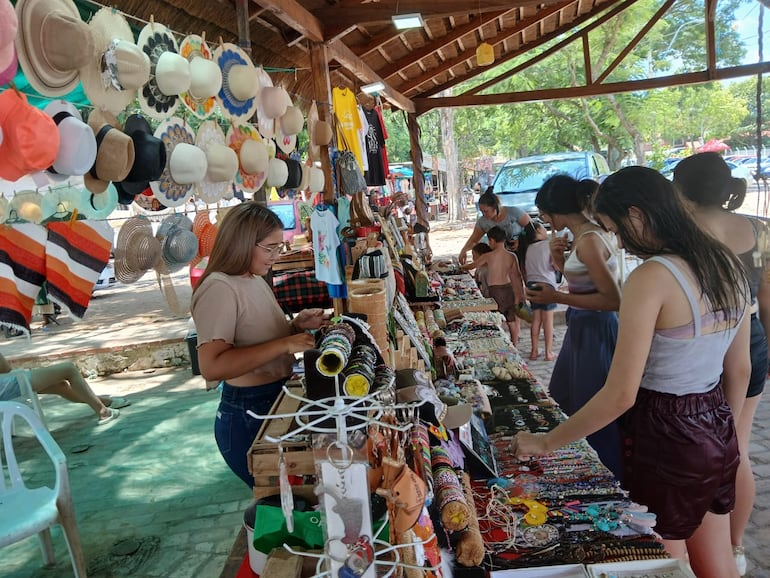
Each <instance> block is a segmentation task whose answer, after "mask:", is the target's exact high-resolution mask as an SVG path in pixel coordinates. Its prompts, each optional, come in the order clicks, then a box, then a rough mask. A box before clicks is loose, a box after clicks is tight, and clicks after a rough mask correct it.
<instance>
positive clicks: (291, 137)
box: [274, 122, 297, 155]
mask: <svg viewBox="0 0 770 578" xmlns="http://www.w3.org/2000/svg"><path fill="white" fill-rule="evenodd" d="M274 140H275V144H276V146H277V147H278V148H279V149H281V151H283V153H284V154H287V155H288V154H291V152H292V151H294V149H296V148H297V135H296V134H284V132H283V128H282V127H281V123H280V122H276V123H275V137H274Z"/></svg>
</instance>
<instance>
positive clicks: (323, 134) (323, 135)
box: [313, 120, 333, 147]
mask: <svg viewBox="0 0 770 578" xmlns="http://www.w3.org/2000/svg"><path fill="white" fill-rule="evenodd" d="M332 135H333V132H332V125H330V124H329V123H328V122H326V121H325V120H319V121H318V122H317V123H316V125H315V128H314V129H313V144H314V146H317V147H323V146H327V145H328V144H329V143H330V142H332Z"/></svg>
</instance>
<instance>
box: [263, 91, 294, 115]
mask: <svg viewBox="0 0 770 578" xmlns="http://www.w3.org/2000/svg"><path fill="white" fill-rule="evenodd" d="M261 100H262V110H264V112H265V115H266V116H267V118H272V119H276V118H281V117H282V116H283V113H285V112H286V109H287V108H288V106H289V104H290V99H289V94H288V93H287V92H286V90H284V89H283V88H282V87H280V86H265V87H263V88H262V95H261Z"/></svg>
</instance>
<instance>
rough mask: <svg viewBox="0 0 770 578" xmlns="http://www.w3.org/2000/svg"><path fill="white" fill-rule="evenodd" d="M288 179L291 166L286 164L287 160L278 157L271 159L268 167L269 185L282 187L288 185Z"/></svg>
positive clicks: (277, 187)
mask: <svg viewBox="0 0 770 578" xmlns="http://www.w3.org/2000/svg"><path fill="white" fill-rule="evenodd" d="M288 179H289V167H288V166H287V165H286V161H284V160H283V159H279V158H276V157H273V158H272V159H270V164H269V166H268V168H267V186H268V187H275V188H276V189H280V188H282V187H283V186H284V185H286V181H287V180H288Z"/></svg>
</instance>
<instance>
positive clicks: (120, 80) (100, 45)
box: [80, 8, 150, 114]
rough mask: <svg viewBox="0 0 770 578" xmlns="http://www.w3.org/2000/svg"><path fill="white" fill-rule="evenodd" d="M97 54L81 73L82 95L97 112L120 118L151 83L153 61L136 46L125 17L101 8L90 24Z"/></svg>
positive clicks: (93, 55) (112, 10)
mask: <svg viewBox="0 0 770 578" xmlns="http://www.w3.org/2000/svg"><path fill="white" fill-rule="evenodd" d="M88 28H89V29H90V30H91V36H92V37H93V40H94V53H93V54H92V55H91V58H90V59H89V60H88V63H87V64H86V65H85V66H83V67H82V68H81V69H80V80H81V82H82V84H83V92H85V93H86V96H87V97H88V100H90V101H91V104H93V105H94V106H95V107H97V108H101V109H104V110H108V111H109V112H111V113H113V114H118V113H119V112H120V111H122V110H123V109H124V108H126V107H127V106H128V105H129V104H131V102H132V101H133V100H134V99H135V98H136V91H137V90H138V89H140V88H142V87H143V86H144V85H145V84H147V81H148V80H149V79H150V59H149V57H148V56H147V55H146V54H145V53H144V52H143V51H142V50H141V49H140V48H139V47H138V46H137V45H136V44H135V43H134V34H133V32H131V27H130V26H129V24H128V22H127V21H126V19H125V17H124V16H123V15H122V14H121V13H120V12H118V11H117V10H114V9H112V8H102V9H101V10H99V11H98V12H97V13H96V14H94V15H93V16H92V17H91V20H90V21H89V22H88Z"/></svg>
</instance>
